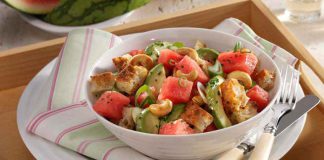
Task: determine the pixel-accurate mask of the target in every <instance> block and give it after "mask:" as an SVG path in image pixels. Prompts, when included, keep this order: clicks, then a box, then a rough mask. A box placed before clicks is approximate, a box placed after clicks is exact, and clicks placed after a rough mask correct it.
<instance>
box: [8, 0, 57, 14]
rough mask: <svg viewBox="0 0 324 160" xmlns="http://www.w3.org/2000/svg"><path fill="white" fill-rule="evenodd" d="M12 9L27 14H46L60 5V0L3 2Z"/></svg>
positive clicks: (15, 0)
mask: <svg viewBox="0 0 324 160" xmlns="http://www.w3.org/2000/svg"><path fill="white" fill-rule="evenodd" d="M5 2H7V3H8V4H9V5H10V6H12V7H13V8H15V9H17V10H19V11H21V12H24V13H29V14H46V13H49V12H51V11H52V10H53V9H54V8H55V7H56V6H58V5H59V4H60V0H5Z"/></svg>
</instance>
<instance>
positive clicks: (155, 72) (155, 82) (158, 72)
mask: <svg viewBox="0 0 324 160" xmlns="http://www.w3.org/2000/svg"><path fill="white" fill-rule="evenodd" d="M165 78H166V75H165V70H164V67H163V64H158V65H156V66H155V67H154V68H152V69H151V70H150V72H149V73H148V76H147V78H146V80H145V84H146V85H148V86H153V87H154V88H155V89H156V90H157V91H160V89H161V87H162V83H163V81H164V79H165Z"/></svg>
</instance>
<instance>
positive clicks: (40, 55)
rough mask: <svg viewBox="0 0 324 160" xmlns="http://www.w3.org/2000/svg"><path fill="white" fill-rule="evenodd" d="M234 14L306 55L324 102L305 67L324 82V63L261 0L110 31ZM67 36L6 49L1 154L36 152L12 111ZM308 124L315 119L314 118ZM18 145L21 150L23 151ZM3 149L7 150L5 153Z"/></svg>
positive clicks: (1, 64)
mask: <svg viewBox="0 0 324 160" xmlns="http://www.w3.org/2000/svg"><path fill="white" fill-rule="evenodd" d="M229 17H234V18H238V19H240V20H242V21H244V22H245V23H246V24H248V25H249V26H250V27H251V28H252V29H253V30H254V31H255V32H256V33H257V34H258V35H260V36H261V37H263V38H265V39H267V40H269V41H271V42H273V43H275V44H277V45H279V46H280V47H282V48H284V49H286V50H287V51H289V52H290V53H292V54H294V55H295V56H296V57H297V58H298V59H300V60H299V62H298V63H297V64H298V65H297V67H298V69H300V71H301V73H302V75H301V85H302V87H303V89H304V91H305V92H306V93H311V94H315V95H317V96H319V97H320V98H321V100H322V103H321V105H322V106H324V105H323V104H324V103H323V102H324V98H323V96H322V95H319V92H318V91H317V90H316V86H314V85H312V83H311V81H310V79H309V77H308V76H307V75H306V74H305V72H304V69H303V66H304V65H305V64H307V65H308V66H309V67H310V68H311V69H312V70H313V71H314V72H315V73H316V74H317V75H318V77H319V78H320V80H321V81H322V82H323V81H324V72H323V68H322V67H321V65H320V64H319V63H318V62H317V61H316V60H315V59H314V58H313V57H312V56H311V55H310V53H308V51H307V50H306V49H305V48H304V47H303V45H302V44H301V43H300V42H299V41H298V40H297V39H296V38H295V37H294V36H293V35H292V34H291V33H290V31H289V30H288V29H287V28H286V27H285V26H284V25H283V24H282V23H280V22H279V21H278V20H277V19H276V17H275V16H274V15H272V13H271V12H270V11H269V10H268V9H267V8H266V7H265V6H264V4H263V3H262V2H260V1H259V0H232V1H228V0H224V1H222V2H219V3H215V4H211V5H208V6H205V7H200V8H196V9H192V10H189V11H184V12H178V13H173V14H165V15H163V16H160V17H155V18H150V19H145V20H141V21H137V22H132V23H128V24H125V25H120V26H114V27H109V28H107V29H106V30H107V31H109V32H112V33H114V34H117V35H125V34H130V33H136V32H143V31H148V30H153V29H158V28H166V27H184V26H185V27H201V28H212V27H214V26H215V25H217V24H218V23H219V22H221V21H223V20H224V19H226V18H229ZM64 40H65V37H63V38H58V39H53V40H50V41H45V42H41V43H36V44H32V45H28V46H24V47H20V48H15V49H11V50H7V51H3V52H0V101H2V102H4V103H5V104H4V105H5V107H4V108H5V109H2V105H3V104H1V106H0V118H1V119H3V118H5V121H4V122H0V125H1V126H6V128H5V129H2V130H4V132H0V137H1V139H0V143H1V144H4V146H6V144H7V145H8V146H9V147H3V145H2V146H0V155H1V156H3V155H7V156H6V158H8V159H15V158H16V159H19V158H21V156H26V155H27V156H28V157H31V156H30V154H29V152H28V151H27V150H26V148H25V147H24V146H23V143H22V142H21V140H20V139H19V138H18V137H19V135H18V131H17V127H16V125H15V123H13V122H12V120H13V119H14V120H15V115H14V114H12V112H15V110H16V105H17V102H18V100H19V96H20V94H21V93H22V91H23V89H24V86H25V85H26V84H27V83H28V82H29V81H30V80H31V78H32V77H34V76H35V74H36V73H37V72H38V71H39V70H40V69H41V68H43V67H44V66H45V65H46V64H47V63H49V62H50V61H51V60H52V59H53V58H55V57H56V56H57V55H58V53H59V51H60V49H61V47H62V44H63V42H64ZM304 63H305V64H304ZM318 108H321V107H318ZM7 113H10V115H12V117H8V116H7ZM310 115H311V116H312V115H313V117H312V118H315V119H316V121H314V122H312V127H313V126H314V125H315V126H317V127H319V128H323V127H324V119H323V117H321V116H322V115H321V114H319V113H318V111H317V110H314V111H312V112H311V114H310ZM321 122H323V123H321ZM8 123H9V125H8ZM307 123H309V121H308V122H307ZM312 127H310V126H308V127H307V126H306V128H307V129H308V131H307V132H306V133H305V131H304V132H303V135H302V139H301V140H302V141H307V144H310V143H309V142H308V141H313V142H316V140H319V139H322V140H324V139H323V138H322V136H321V135H323V134H324V130H321V131H316V130H315V128H312ZM315 132H316V133H317V134H316V135H317V138H318V139H314V137H310V136H304V135H307V134H309V133H315ZM8 135H9V138H3V137H8ZM17 138H18V140H17ZM301 140H299V141H301ZM296 146H298V147H299V148H297V149H295V152H293V153H291V152H289V154H288V156H286V158H288V159H290V158H291V159H294V158H295V159H296V157H298V158H301V159H302V157H303V156H305V154H303V153H299V151H300V150H301V149H300V148H302V150H301V151H305V149H306V148H308V146H304V144H303V143H297V145H296ZM2 147H3V149H4V150H3V149H2ZM303 147H304V148H305V149H304V148H303ZM314 147H315V148H316V147H317V148H318V149H319V150H318V152H314V151H313V153H314V156H315V158H316V156H320V154H319V153H321V151H320V149H321V147H324V142H323V143H321V144H320V145H318V144H316V145H315V146H314ZM294 148H296V147H294ZM303 149H304V150H303ZM17 150H19V151H18V152H17ZM2 151H5V152H4V153H3V154H1V152H2ZM6 153H7V154H6ZM8 153H9V154H8ZM17 153H18V155H17ZM316 154H317V155H316ZM1 156H0V158H1ZM295 156H296V157H295ZM298 158H297V159H298ZM305 158H306V157H305ZM307 158H309V157H307Z"/></svg>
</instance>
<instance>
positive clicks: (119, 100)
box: [93, 91, 130, 121]
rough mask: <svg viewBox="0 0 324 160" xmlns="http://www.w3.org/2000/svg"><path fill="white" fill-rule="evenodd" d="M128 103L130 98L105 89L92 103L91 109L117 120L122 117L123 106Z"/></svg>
mask: <svg viewBox="0 0 324 160" xmlns="http://www.w3.org/2000/svg"><path fill="white" fill-rule="evenodd" d="M129 103H130V99H129V98H128V97H126V96H124V95H123V94H121V93H119V92H115V91H106V92H105V93H103V94H102V95H101V96H100V98H99V99H98V100H97V101H96V103H95V104H94V105H93V109H94V110H95V111H96V112H97V113H98V114H100V115H102V116H104V117H106V118H109V119H113V120H116V121H119V120H120V119H122V118H123V108H124V107H125V106H127V105H128V104H129Z"/></svg>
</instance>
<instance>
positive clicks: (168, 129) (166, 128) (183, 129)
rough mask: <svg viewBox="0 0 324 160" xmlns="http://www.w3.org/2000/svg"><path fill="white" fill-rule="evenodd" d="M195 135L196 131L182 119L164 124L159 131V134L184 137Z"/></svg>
mask: <svg viewBox="0 0 324 160" xmlns="http://www.w3.org/2000/svg"><path fill="white" fill-rule="evenodd" d="M193 133H195V131H194V130H193V129H192V128H190V126H189V124H187V123H186V122H185V121H184V120H182V119H178V120H176V121H174V122H170V123H166V124H164V125H163V126H162V127H161V128H160V131H159V134H165V135H184V134H193Z"/></svg>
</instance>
